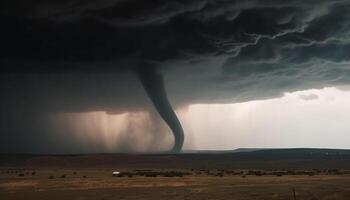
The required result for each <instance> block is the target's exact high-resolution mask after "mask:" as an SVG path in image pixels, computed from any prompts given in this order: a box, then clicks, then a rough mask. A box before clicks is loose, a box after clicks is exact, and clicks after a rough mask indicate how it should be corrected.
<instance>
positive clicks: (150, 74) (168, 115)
mask: <svg viewBox="0 0 350 200" xmlns="http://www.w3.org/2000/svg"><path fill="white" fill-rule="evenodd" d="M137 74H138V76H139V79H140V81H141V83H142V85H143V88H144V89H145V90H146V92H147V94H148V96H149V98H150V99H151V101H152V103H153V105H154V106H155V107H156V109H157V111H158V113H159V114H160V116H161V117H162V118H163V120H164V121H165V122H166V123H167V124H168V126H169V128H170V129H171V130H172V132H173V135H174V139H175V143H174V146H173V148H172V149H171V151H172V152H174V153H178V152H180V151H181V148H182V146H183V143H184V131H183V129H182V126H181V124H180V121H179V119H178V118H177V116H176V114H175V112H174V110H173V108H172V107H171V105H170V103H169V100H168V97H167V94H166V91H165V87H164V80H163V75H162V74H161V73H160V71H159V70H157V68H156V67H155V66H150V65H146V66H142V67H140V68H138V70H137Z"/></svg>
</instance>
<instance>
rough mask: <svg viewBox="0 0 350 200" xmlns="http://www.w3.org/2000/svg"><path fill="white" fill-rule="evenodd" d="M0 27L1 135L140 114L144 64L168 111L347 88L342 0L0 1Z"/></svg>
mask: <svg viewBox="0 0 350 200" xmlns="http://www.w3.org/2000/svg"><path fill="white" fill-rule="evenodd" d="M0 22H1V23H0V24H1V36H0V43H1V46H0V65H1V68H0V71H1V75H0V76H1V81H0V82H1V86H0V89H1V90H0V91H1V110H2V112H1V113H2V114H1V115H2V116H1V121H2V125H1V127H4V128H2V129H3V130H10V129H11V126H12V125H11V124H13V123H12V121H15V119H18V118H19V117H18V116H22V118H26V116H27V117H29V116H32V117H33V115H37V116H41V115H42V114H40V113H46V112H48V111H50V112H57V111H63V112H65V111H68V112H69V111H73V112H83V111H107V112H110V113H120V112H124V111H126V110H140V109H141V110H142V109H147V108H149V107H150V102H149V100H148V99H147V97H146V93H145V91H143V89H142V86H141V83H140V81H139V80H138V78H137V75H136V73H135V71H137V70H138V69H140V68H143V67H147V66H149V65H143V63H152V67H156V68H157V69H158V70H159V71H161V72H162V73H163V74H164V79H165V84H166V88H167V90H168V91H167V93H168V94H169V99H170V101H171V102H172V103H173V104H174V105H175V107H177V106H181V105H187V104H190V103H230V102H239V101H248V100H254V99H264V98H271V97H276V96H280V95H282V94H283V93H284V92H288V91H289V92H290V91H295V90H302V89H309V88H322V87H325V86H334V85H346V84H348V83H349V82H350V79H349V75H350V72H349V53H348V52H349V49H350V44H349V41H350V2H349V1H346V0H343V1H342V0H339V1H326V0H321V1H320V0H308V1H305V0H304V1H302V0H291V1H280V0H269V1H266V0H261V1H259V0H248V1H233V0H206V1H205V0H194V1H182V0H178V1H175V0H169V1H160V0H159V1H146V0H101V1H93V0H87V1H78V0H61V1H56V0H48V1H42V0H35V1H30V2H29V1H24V0H5V1H2V2H1V3H0ZM21 113H27V114H23V115H21ZM9 121H11V122H9ZM23 121H26V120H23ZM39 121H40V120H39ZM3 132H6V131H3ZM33 132H35V131H33ZM1 141H4V140H1Z"/></svg>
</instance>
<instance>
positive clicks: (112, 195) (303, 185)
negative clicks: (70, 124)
mask: <svg viewBox="0 0 350 200" xmlns="http://www.w3.org/2000/svg"><path fill="white" fill-rule="evenodd" d="M322 154H323V153H322ZM242 155H243V156H242ZM249 155H250V156H249ZM237 156H238V157H237ZM251 156H252V155H251V154H237V155H235V156H232V155H231V154H230V155H221V154H220V155H202V154H201V155H195V154H191V155H114V154H111V155H74V156H73V155H70V156H62V155H60V156H55V155H36V156H30V155H21V156H20V155H11V156H9V155H6V156H4V155H3V156H1V159H0V199H1V200H8V199H13V200H15V199H29V200H31V199H33V200H34V199H35V200H41V199H50V200H51V199H52V200H55V199H57V200H63V199H67V200H68V199H87V200H88V199H100V200H102V199H104V200H108V199H135V200H138V199H140V200H141V199H142V200H148V199H152V200H153V199H174V200H175V199H213V200H214V199H223V200H224V199H225V200H226V199H234V200H235V199H236V200H264V199H266V200H271V199H281V200H284V199H285V200H294V199H298V200H304V199H305V200H331V199H334V200H348V199H350V171H349V169H350V168H349V166H348V164H349V160H348V157H347V156H346V155H344V154H342V156H340V157H339V154H336V156H331V157H329V154H327V157H322V156H321V157H318V156H316V157H315V156H311V157H307V156H306V157H302V156H300V155H298V156H297V157H286V156H284V157H279V156H278V158H277V157H273V156H271V155H270V154H269V155H267V156H268V157H269V158H271V159H270V160H269V159H258V158H257V157H256V156H253V157H251ZM262 157H264V156H263V155H260V156H259V158H262ZM238 158H239V159H238ZM228 159H229V160H228ZM273 160H274V162H275V163H276V164H275V167H273V165H272V163H273ZM174 161H176V162H174ZM206 163H207V164H206ZM113 171H119V172H120V175H118V176H112V172H113ZM294 194H295V196H294Z"/></svg>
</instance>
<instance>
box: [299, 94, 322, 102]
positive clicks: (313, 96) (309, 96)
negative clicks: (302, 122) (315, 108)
mask: <svg viewBox="0 0 350 200" xmlns="http://www.w3.org/2000/svg"><path fill="white" fill-rule="evenodd" d="M299 98H300V99H302V100H305V101H310V100H316V99H318V96H317V95H316V94H301V95H299Z"/></svg>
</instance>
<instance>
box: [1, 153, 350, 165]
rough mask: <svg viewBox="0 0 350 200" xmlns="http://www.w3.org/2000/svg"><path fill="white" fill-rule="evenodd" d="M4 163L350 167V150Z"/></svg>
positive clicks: (12, 160)
mask: <svg viewBox="0 0 350 200" xmlns="http://www.w3.org/2000/svg"><path fill="white" fill-rule="evenodd" d="M1 167H31V168H41V167H63V168H90V167H97V168H187V169H189V168H202V169H206V168H228V169H265V168H266V169H282V168H283V169H299V168H300V169H308V168H309V169H315V168H320V169H321V168H322V169H323V168H339V169H350V150H344V149H313V148H297V149H236V150H232V151H192V152H188V151H187V152H186V151H185V152H184V153H182V154H80V155H30V154H1V155H0V168H1Z"/></svg>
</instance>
